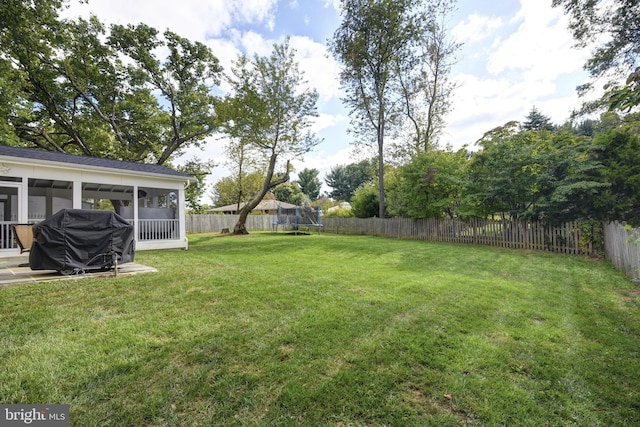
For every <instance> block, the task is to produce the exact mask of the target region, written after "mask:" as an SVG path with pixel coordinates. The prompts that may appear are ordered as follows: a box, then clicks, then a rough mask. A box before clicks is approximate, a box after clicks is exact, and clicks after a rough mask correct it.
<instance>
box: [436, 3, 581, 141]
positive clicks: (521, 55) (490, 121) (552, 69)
mask: <svg viewBox="0 0 640 427" xmlns="http://www.w3.org/2000/svg"><path fill="white" fill-rule="evenodd" d="M474 19H475V20H476V21H477V22H478V23H482V22H484V20H483V18H482V17H478V18H471V17H470V18H468V19H467V20H465V21H463V23H471V22H474ZM507 19H508V17H507ZM509 24H510V25H507V26H505V27H504V28H502V29H501V31H500V32H499V33H497V34H496V36H497V38H495V39H494V40H493V42H492V43H490V44H487V45H486V46H482V45H481V46H475V47H474V51H475V52H477V51H479V50H483V49H486V50H487V51H488V52H490V53H489V54H488V55H485V56H476V55H473V52H472V56H471V58H469V57H468V58H464V59H465V60H467V63H466V64H467V65H466V68H465V70H464V72H459V73H458V74H457V75H455V76H454V77H453V80H454V81H455V82H457V83H458V85H459V87H458V89H457V90H456V91H455V93H454V98H453V111H452V113H451V114H450V115H449V116H448V117H447V122H448V123H449V125H448V126H447V129H446V130H445V133H444V135H443V138H442V142H444V143H451V144H452V145H453V146H454V147H456V148H457V147H460V146H461V145H463V144H473V143H474V142H475V141H477V140H478V139H479V138H480V137H482V135H483V134H484V133H485V132H487V131H489V130H491V129H493V128H495V127H497V126H501V125H503V124H505V123H506V122H508V121H511V120H518V121H521V120H523V119H524V118H525V116H526V115H527V114H528V113H529V111H530V110H531V108H532V107H533V106H534V105H535V106H536V107H537V108H538V109H539V110H540V111H541V112H542V113H543V114H545V115H548V116H549V117H551V119H552V121H553V122H554V123H556V124H562V123H563V122H564V121H566V120H567V119H568V118H569V115H570V113H571V111H572V110H573V109H575V108H577V107H578V106H579V105H580V100H579V99H578V96H577V94H576V93H575V86H576V85H577V84H579V83H580V82H579V79H581V78H584V77H585V76H584V72H583V71H582V66H583V64H584V62H585V61H586V59H587V56H588V52H585V51H579V50H576V49H574V48H573V44H574V43H573V39H572V38H571V35H570V33H569V31H568V30H567V21H566V18H565V17H564V16H563V14H562V10H561V9H556V8H552V7H551V5H550V4H547V3H544V4H543V3H540V2H539V1H538V0H521V1H520V9H519V10H518V12H517V13H516V14H515V15H514V16H513V17H512V18H511V19H510V20H509ZM514 25H515V31H512V32H511V33H507V32H506V31H507V30H508V29H509V28H513V26H514ZM476 27H477V29H476V30H475V31H477V32H478V33H481V32H482V28H483V27H482V25H479V24H478V25H476ZM457 28H463V29H464V28H466V29H467V30H468V31H469V33H472V31H471V30H470V28H471V26H470V25H467V26H466V27H464V26H462V27H460V25H459V26H458V27H457ZM460 31H462V30H460ZM462 34H464V33H462ZM470 64H471V65H472V66H470ZM576 81H578V83H577V84H574V83H570V87H569V86H568V85H567V82H576Z"/></svg>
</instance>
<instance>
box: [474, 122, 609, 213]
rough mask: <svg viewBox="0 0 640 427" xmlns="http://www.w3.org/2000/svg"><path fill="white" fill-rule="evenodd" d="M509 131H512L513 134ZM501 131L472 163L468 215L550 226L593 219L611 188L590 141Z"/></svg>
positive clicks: (567, 133) (487, 141)
mask: <svg viewBox="0 0 640 427" xmlns="http://www.w3.org/2000/svg"><path fill="white" fill-rule="evenodd" d="M508 129H512V130H511V131H509V130H508ZM513 129H514V128H513V127H504V128H498V129H496V130H494V131H492V132H490V133H488V134H487V135H485V137H484V138H483V139H482V140H481V141H480V144H481V145H482V148H483V149H482V151H480V152H478V153H476V154H474V156H473V157H472V159H471V163H470V164H469V184H468V186H467V190H466V192H467V200H466V202H467V203H466V206H465V208H466V209H465V213H467V214H473V215H477V216H487V215H500V216H501V217H503V218H511V219H533V220H544V221H546V222H550V223H554V222H555V223H558V222H564V221H572V220H576V219H594V218H596V219H597V218H598V217H599V216H600V215H601V211H599V210H598V209H597V206H596V203H594V201H595V200H598V197H599V195H600V193H601V192H602V191H604V189H605V188H606V187H607V184H606V183H604V182H602V180H601V179H600V178H599V177H598V173H599V170H600V167H601V165H600V162H599V161H598V160H597V158H596V157H595V154H594V153H593V147H592V144H591V143H590V141H589V140H588V139H587V138H585V137H579V136H577V135H575V134H574V133H573V132H571V131H568V130H564V129H563V130H560V131H557V132H538V131H524V132H515V131H513Z"/></svg>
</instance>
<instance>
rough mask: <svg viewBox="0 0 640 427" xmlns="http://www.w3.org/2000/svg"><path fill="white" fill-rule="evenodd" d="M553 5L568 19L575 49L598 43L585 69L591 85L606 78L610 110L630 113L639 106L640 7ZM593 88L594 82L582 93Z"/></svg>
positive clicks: (558, 0)
mask: <svg viewBox="0 0 640 427" xmlns="http://www.w3.org/2000/svg"><path fill="white" fill-rule="evenodd" d="M552 4H553V6H556V7H562V8H564V11H565V13H566V14H567V15H569V18H570V23H569V28H570V30H571V31H572V33H573V37H574V39H575V40H576V42H577V45H578V47H581V48H584V47H587V46H589V45H590V44H591V43H594V42H595V43H597V46H596V48H595V49H594V50H593V54H592V55H591V58H590V59H589V60H588V61H587V63H586V64H585V69H586V70H587V71H589V73H590V75H591V77H592V78H593V80H594V81H595V80H596V79H599V78H602V77H605V78H608V80H609V83H608V85H607V87H608V88H609V91H608V93H607V94H606V96H605V97H606V100H607V101H608V102H609V103H610V107H611V108H613V109H621V110H629V109H631V108H633V107H634V106H636V105H638V103H639V102H640V96H638V91H639V89H640V87H639V86H638V68H637V67H638V54H640V32H639V31H638V28H640V4H638V2H637V1H636V0H611V1H609V0H553V3H552ZM625 80H626V82H625ZM621 82H624V83H623V84H622V85H621V84H620V83H621ZM592 86H593V81H592V82H589V83H587V84H585V85H584V86H582V88H581V90H582V91H584V90H586V89H589V88H591V87H592ZM595 105H596V106H597V105H599V104H598V103H596V104H595Z"/></svg>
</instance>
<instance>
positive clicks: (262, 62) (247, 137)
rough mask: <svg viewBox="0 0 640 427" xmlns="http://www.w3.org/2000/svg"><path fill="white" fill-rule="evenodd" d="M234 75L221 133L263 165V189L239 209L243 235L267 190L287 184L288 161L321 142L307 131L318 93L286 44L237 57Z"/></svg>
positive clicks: (238, 230) (238, 227) (238, 231)
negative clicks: (247, 148) (264, 54)
mask: <svg viewBox="0 0 640 427" xmlns="http://www.w3.org/2000/svg"><path fill="white" fill-rule="evenodd" d="M232 73H233V75H232V76H230V77H229V84H230V85H231V93H230V94H229V95H228V96H227V98H226V99H225V101H224V103H223V104H222V105H221V108H220V114H221V118H222V123H223V125H222V128H223V129H224V132H225V133H227V134H228V135H229V137H230V138H231V141H232V143H236V142H237V143H240V144H248V145H251V146H252V147H253V150H254V152H255V153H257V156H258V157H257V159H258V160H259V161H260V162H262V163H263V164H264V165H265V179H264V182H263V184H262V187H261V189H260V191H259V192H258V193H257V194H255V195H254V197H252V198H251V199H250V200H249V202H247V203H246V204H245V205H244V206H243V207H242V209H241V210H240V212H239V218H238V222H237V223H236V225H235V227H234V231H233V232H234V234H246V233H247V229H246V226H245V223H246V220H247V216H248V215H249V213H250V212H251V211H252V210H253V209H254V208H255V207H256V206H257V205H258V203H260V201H261V200H262V199H263V198H264V196H265V195H266V194H267V193H268V192H269V191H270V190H271V189H273V188H274V187H276V186H277V185H279V184H282V183H284V182H287V181H288V180H289V173H290V163H289V162H290V160H292V159H293V158H296V157H300V156H301V155H303V154H305V153H307V152H308V151H309V150H311V149H312V148H313V147H314V146H315V145H316V144H317V143H318V142H319V140H318V139H317V138H316V137H315V135H313V134H312V133H311V132H310V131H309V127H310V125H311V119H312V118H313V117H315V116H316V115H317V111H316V102H317V100H318V93H317V92H316V91H315V90H314V89H311V88H309V87H308V85H307V82H306V81H305V79H304V76H303V74H302V72H301V71H300V70H299V68H298V64H297V62H296V60H295V51H294V50H293V49H292V48H291V47H290V46H289V40H288V39H287V40H286V41H285V42H283V43H282V44H275V45H274V47H273V52H272V53H271V55H270V56H267V57H261V56H257V55H256V56H254V57H253V58H252V59H249V58H248V57H247V56H245V55H243V56H241V57H240V58H239V59H238V60H237V61H236V63H235V64H234V67H233V70H232ZM278 167H280V168H281V171H280V172H279V173H277V172H276V168H278Z"/></svg>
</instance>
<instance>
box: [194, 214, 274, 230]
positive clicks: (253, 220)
mask: <svg viewBox="0 0 640 427" xmlns="http://www.w3.org/2000/svg"><path fill="white" fill-rule="evenodd" d="M272 219H273V218H272V217H271V215H249V216H248V217H247V223H246V227H247V230H248V231H263V230H271V223H272ZM186 221H187V222H186V229H187V233H210V232H216V231H217V232H220V231H222V229H224V228H228V229H229V230H231V231H233V226H234V225H236V222H237V221H238V215H194V214H190V215H187V218H186Z"/></svg>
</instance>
